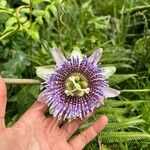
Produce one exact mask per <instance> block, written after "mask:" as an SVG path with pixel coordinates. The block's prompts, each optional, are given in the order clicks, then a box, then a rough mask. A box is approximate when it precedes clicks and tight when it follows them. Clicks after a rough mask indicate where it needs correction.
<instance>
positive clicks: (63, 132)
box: [0, 77, 108, 150]
mask: <svg viewBox="0 0 150 150" xmlns="http://www.w3.org/2000/svg"><path fill="white" fill-rule="evenodd" d="M6 100H7V96H6V86H5V83H4V80H3V79H2V78H1V77H0V149H1V150H81V149H83V147H84V146H85V145H86V144H87V143H89V142H90V141H91V140H92V139H93V138H94V137H96V135H97V134H98V133H99V132H100V131H101V130H102V129H103V128H104V127H105V126H106V124H107V122H108V119H107V117H105V116H102V117H101V118H100V119H98V120H96V121H95V122H94V123H93V124H92V125H91V126H90V127H88V128H87V129H86V130H85V131H83V132H82V133H80V134H79V135H78V136H76V137H75V138H73V139H70V137H71V136H72V135H73V133H74V132H75V131H76V130H77V129H78V128H79V126H80V125H81V124H82V123H83V122H84V121H85V120H86V119H87V118H85V119H84V120H80V119H75V120H72V121H71V122H69V123H66V124H65V125H63V126H61V127H60V124H61V123H62V121H61V120H58V119H57V118H54V117H45V115H44V112H45V111H46V110H47V106H46V105H45V104H43V103H40V102H38V101H36V102H35V103H34V104H33V105H32V106H31V108H29V109H28V110H27V112H26V113H25V114H24V115H23V116H22V117H21V118H20V119H19V120H18V121H17V122H16V123H15V124H14V125H13V126H12V127H11V128H6V127H5V123H4V122H5V121H4V116H5V108H6Z"/></svg>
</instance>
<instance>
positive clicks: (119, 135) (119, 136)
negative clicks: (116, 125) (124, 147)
mask: <svg viewBox="0 0 150 150" xmlns="http://www.w3.org/2000/svg"><path fill="white" fill-rule="evenodd" d="M100 138H101V139H102V141H104V142H107V143H114V142H127V141H132V140H141V139H148V140H149V141H150V134H147V133H141V132H102V133H101V135H100Z"/></svg>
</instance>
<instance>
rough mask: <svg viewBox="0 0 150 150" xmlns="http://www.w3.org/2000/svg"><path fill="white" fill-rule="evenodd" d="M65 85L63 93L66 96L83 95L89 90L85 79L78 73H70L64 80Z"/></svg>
mask: <svg viewBox="0 0 150 150" xmlns="http://www.w3.org/2000/svg"><path fill="white" fill-rule="evenodd" d="M65 86H66V89H65V94H66V95H67V96H83V95H84V94H88V93H89V91H90V88H89V87H88V81H87V79H86V78H85V77H84V76H83V75H81V74H79V73H75V74H72V75H71V76H70V77H69V78H68V79H67V80H66V83H65Z"/></svg>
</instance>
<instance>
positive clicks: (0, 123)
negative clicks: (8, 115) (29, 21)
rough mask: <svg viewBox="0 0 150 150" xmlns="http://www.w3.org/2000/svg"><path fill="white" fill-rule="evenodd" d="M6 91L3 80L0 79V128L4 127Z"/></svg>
mask: <svg viewBox="0 0 150 150" xmlns="http://www.w3.org/2000/svg"><path fill="white" fill-rule="evenodd" d="M6 100H7V91H6V85H5V82H4V80H3V79H2V78H1V77H0V127H4V125H5V124H4V116H5V109H6Z"/></svg>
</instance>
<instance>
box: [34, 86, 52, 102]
mask: <svg viewBox="0 0 150 150" xmlns="http://www.w3.org/2000/svg"><path fill="white" fill-rule="evenodd" d="M49 92H50V89H46V90H44V91H43V92H41V93H40V94H39V96H38V99H37V100H38V101H39V102H42V103H48V95H49V94H48V93H49Z"/></svg>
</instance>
